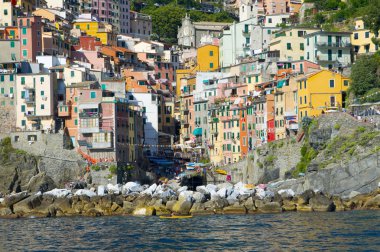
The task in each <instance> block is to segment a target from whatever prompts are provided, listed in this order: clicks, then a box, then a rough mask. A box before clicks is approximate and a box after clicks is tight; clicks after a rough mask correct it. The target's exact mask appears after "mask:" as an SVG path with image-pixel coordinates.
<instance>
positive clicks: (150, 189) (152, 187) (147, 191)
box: [141, 184, 157, 195]
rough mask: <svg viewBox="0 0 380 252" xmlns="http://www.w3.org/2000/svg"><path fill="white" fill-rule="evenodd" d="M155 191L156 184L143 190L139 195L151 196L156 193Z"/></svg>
mask: <svg viewBox="0 0 380 252" xmlns="http://www.w3.org/2000/svg"><path fill="white" fill-rule="evenodd" d="M156 189H157V184H153V185H151V186H149V187H148V188H147V189H145V190H144V191H142V192H141V193H142V194H149V195H153V194H154V192H155V191H156Z"/></svg>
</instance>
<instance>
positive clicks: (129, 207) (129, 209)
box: [123, 201, 135, 214]
mask: <svg viewBox="0 0 380 252" xmlns="http://www.w3.org/2000/svg"><path fill="white" fill-rule="evenodd" d="M134 210H135V206H134V205H133V203H132V202H129V201H124V202H123V212H124V213H126V214H131V213H133V211H134Z"/></svg>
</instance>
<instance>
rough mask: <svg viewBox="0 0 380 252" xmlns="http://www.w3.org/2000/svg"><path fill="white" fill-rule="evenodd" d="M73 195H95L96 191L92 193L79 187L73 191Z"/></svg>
mask: <svg viewBox="0 0 380 252" xmlns="http://www.w3.org/2000/svg"><path fill="white" fill-rule="evenodd" d="M74 195H76V196H82V195H86V196H88V197H94V196H96V193H94V192H93V191H91V190H87V189H79V190H78V191H76V192H75V193H74Z"/></svg>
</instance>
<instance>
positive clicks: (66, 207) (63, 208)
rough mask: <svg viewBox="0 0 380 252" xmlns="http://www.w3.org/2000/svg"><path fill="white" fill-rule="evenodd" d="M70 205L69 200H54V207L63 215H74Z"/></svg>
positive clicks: (70, 201)
mask: <svg viewBox="0 0 380 252" xmlns="http://www.w3.org/2000/svg"><path fill="white" fill-rule="evenodd" d="M43 201H45V199H43ZM42 205H44V203H42ZM71 205H72V200H71V198H57V199H55V200H54V207H55V208H56V209H57V212H58V211H60V212H61V213H62V214H64V215H72V214H74V211H73V209H72V208H71ZM56 214H57V213H56Z"/></svg>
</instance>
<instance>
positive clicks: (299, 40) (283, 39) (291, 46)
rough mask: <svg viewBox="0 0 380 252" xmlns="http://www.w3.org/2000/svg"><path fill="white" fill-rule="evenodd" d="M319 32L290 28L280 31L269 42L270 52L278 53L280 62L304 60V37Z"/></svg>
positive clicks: (310, 29) (312, 29)
mask: <svg viewBox="0 0 380 252" xmlns="http://www.w3.org/2000/svg"><path fill="white" fill-rule="evenodd" d="M317 31H319V29H315V28H302V27H297V28H291V29H286V30H280V31H278V32H276V33H275V34H274V38H273V39H272V40H271V42H270V45H269V47H270V50H271V51H280V59H279V60H280V61H292V60H304V59H305V39H304V37H303V36H304V35H306V34H310V33H314V32H317Z"/></svg>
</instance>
